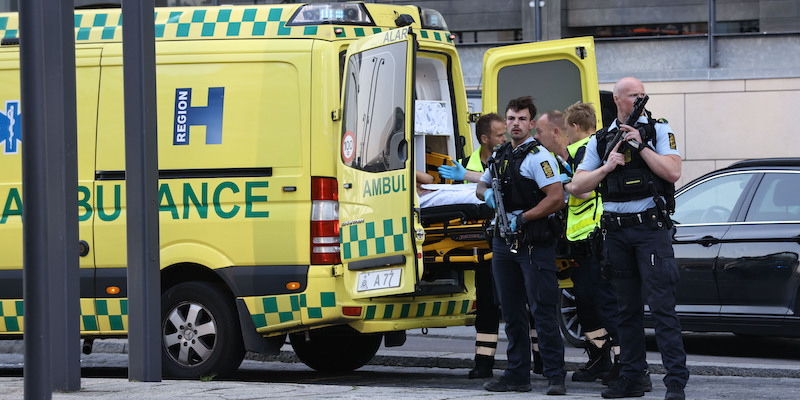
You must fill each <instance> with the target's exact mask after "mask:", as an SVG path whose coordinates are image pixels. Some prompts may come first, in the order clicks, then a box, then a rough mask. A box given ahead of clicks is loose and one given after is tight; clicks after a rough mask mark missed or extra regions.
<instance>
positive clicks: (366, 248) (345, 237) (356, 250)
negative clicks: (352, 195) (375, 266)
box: [339, 217, 408, 260]
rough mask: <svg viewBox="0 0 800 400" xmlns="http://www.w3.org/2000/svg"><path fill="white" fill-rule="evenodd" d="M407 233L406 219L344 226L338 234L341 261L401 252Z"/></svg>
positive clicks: (403, 248)
mask: <svg viewBox="0 0 800 400" xmlns="http://www.w3.org/2000/svg"><path fill="white" fill-rule="evenodd" d="M407 233H408V221H407V219H406V217H403V218H402V219H400V220H393V219H385V220H383V221H380V222H375V221H372V222H367V223H362V224H354V225H349V226H346V227H344V228H342V229H340V232H339V236H340V237H339V242H340V243H341V248H342V259H343V260H348V259H351V258H356V257H365V256H372V255H380V254H386V253H395V252H398V251H403V250H405V244H404V239H405V236H406V234H407Z"/></svg>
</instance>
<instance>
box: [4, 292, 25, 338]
mask: <svg viewBox="0 0 800 400" xmlns="http://www.w3.org/2000/svg"><path fill="white" fill-rule="evenodd" d="M23 315H24V314H23V307H22V300H0V332H3V333H22V329H23V322H22V316H23Z"/></svg>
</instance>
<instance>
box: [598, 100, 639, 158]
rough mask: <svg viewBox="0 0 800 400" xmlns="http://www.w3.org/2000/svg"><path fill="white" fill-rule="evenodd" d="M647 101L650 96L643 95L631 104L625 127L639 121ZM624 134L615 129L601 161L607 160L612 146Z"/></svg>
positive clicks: (620, 130)
mask: <svg viewBox="0 0 800 400" xmlns="http://www.w3.org/2000/svg"><path fill="white" fill-rule="evenodd" d="M647 100H650V96H648V95H645V96H644V97H638V98H637V99H636V101H635V102H634V103H633V111H631V114H630V115H628V119H626V120H625V125H628V126H633V124H635V123H636V121H637V120H638V119H639V116H640V115H642V111H644V105H645V104H647ZM624 134H625V131H623V130H622V129H620V128H617V134H616V135H614V139H613V140H611V143H609V145H608V147H606V153H605V154H603V161H605V160H607V159H608V155H609V154H611V150H612V149H614V146H616V145H617V143H619V141H620V140H622V135H624Z"/></svg>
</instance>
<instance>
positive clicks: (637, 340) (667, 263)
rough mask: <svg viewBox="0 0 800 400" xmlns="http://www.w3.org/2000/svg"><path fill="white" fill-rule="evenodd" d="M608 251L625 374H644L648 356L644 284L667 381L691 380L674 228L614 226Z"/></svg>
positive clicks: (606, 248) (633, 375)
mask: <svg viewBox="0 0 800 400" xmlns="http://www.w3.org/2000/svg"><path fill="white" fill-rule="evenodd" d="M604 252H605V253H606V256H607V257H608V260H609V261H610V262H611V267H612V268H613V270H614V272H613V278H612V284H613V286H614V290H615V292H616V295H617V305H618V307H619V325H618V335H619V342H620V364H621V366H622V371H621V372H620V375H621V376H625V377H627V378H629V379H639V378H640V377H641V376H642V375H643V374H644V370H645V369H646V368H647V361H646V359H645V337H644V325H643V322H642V320H643V317H644V305H643V301H642V299H643V297H642V296H643V290H642V289H643V288H644V289H645V293H646V296H647V298H646V300H647V304H648V305H649V306H650V312H651V314H652V315H653V319H654V320H655V331H656V343H657V344H658V351H659V352H660V353H661V359H662V362H663V363H664V368H666V370H667V374H666V376H665V377H664V383H665V384H669V383H670V382H677V383H679V384H681V385H686V382H687V381H688V380H689V370H688V369H687V368H686V351H685V350H684V348H683V338H682V336H681V325H680V321H679V320H678V317H677V315H676V313H675V292H676V288H677V284H678V277H679V274H678V266H677V264H676V262H675V253H674V251H673V249H672V239H671V235H670V230H667V229H653V228H651V227H649V226H647V225H644V224H639V225H633V226H628V227H624V228H619V229H617V230H611V229H609V231H608V233H607V235H606V240H605V242H604Z"/></svg>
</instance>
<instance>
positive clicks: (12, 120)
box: [0, 100, 22, 154]
mask: <svg viewBox="0 0 800 400" xmlns="http://www.w3.org/2000/svg"><path fill="white" fill-rule="evenodd" d="M21 143H22V129H21V128H20V110H19V100H13V101H6V107H5V109H4V110H0V147H2V148H3V153H4V154H17V153H19V145H20V144H21Z"/></svg>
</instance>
